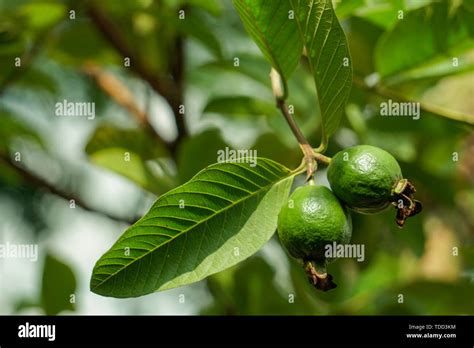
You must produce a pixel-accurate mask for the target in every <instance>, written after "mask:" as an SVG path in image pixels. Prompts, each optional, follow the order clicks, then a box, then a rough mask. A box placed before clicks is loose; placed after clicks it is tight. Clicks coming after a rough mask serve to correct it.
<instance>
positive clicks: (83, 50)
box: [49, 18, 119, 65]
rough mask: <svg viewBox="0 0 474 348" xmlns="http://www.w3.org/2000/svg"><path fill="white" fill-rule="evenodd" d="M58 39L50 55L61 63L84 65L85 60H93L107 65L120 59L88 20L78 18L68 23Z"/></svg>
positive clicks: (59, 32) (61, 29)
mask: <svg viewBox="0 0 474 348" xmlns="http://www.w3.org/2000/svg"><path fill="white" fill-rule="evenodd" d="M57 37H58V38H57V39H56V40H57V42H55V44H54V45H50V46H49V48H50V52H49V53H50V54H51V56H52V57H53V58H55V59H56V60H59V61H60V62H62V61H64V62H66V63H68V64H76V65H82V64H83V63H84V60H88V59H93V60H96V61H100V62H101V63H102V64H106V63H113V62H116V61H117V60H118V58H119V57H118V55H117V53H116V52H115V51H114V50H112V49H110V46H109V44H108V42H107V41H105V40H104V39H103V38H102V37H101V36H100V35H99V34H98V32H97V31H96V30H95V29H94V27H93V26H92V25H91V23H90V22H89V21H88V20H84V19H82V18H77V19H75V20H69V21H66V22H65V23H64V24H63V25H62V26H61V27H60V30H59V31H58V35H57Z"/></svg>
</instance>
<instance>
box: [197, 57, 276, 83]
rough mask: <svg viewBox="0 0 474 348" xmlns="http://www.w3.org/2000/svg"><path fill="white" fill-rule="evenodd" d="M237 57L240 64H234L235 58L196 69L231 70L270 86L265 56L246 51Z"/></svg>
mask: <svg viewBox="0 0 474 348" xmlns="http://www.w3.org/2000/svg"><path fill="white" fill-rule="evenodd" d="M235 57H238V58H239V65H238V66H234V61H233V59H232V60H219V61H215V62H210V63H206V64H203V65H200V66H198V67H197V68H196V70H199V71H202V70H203V69H206V70H210V72H211V73H212V72H213V70H217V72H220V71H231V72H235V73H238V74H242V75H244V76H247V77H250V78H251V79H253V80H255V81H257V82H259V83H261V84H262V85H263V86H265V87H270V78H269V76H268V65H267V63H266V61H265V60H264V59H263V58H260V57H256V56H254V55H250V54H246V53H236V54H235ZM206 72H207V71H206Z"/></svg>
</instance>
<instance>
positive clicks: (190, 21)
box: [172, 10, 222, 58]
mask: <svg viewBox="0 0 474 348" xmlns="http://www.w3.org/2000/svg"><path fill="white" fill-rule="evenodd" d="M203 17H204V16H203V13H202V12H199V11H197V10H188V11H186V20H179V19H176V16H173V17H172V21H174V22H177V26H178V29H179V30H180V31H181V33H183V34H185V35H188V36H191V37H193V38H195V39H196V40H197V41H199V42H200V43H201V44H203V45H204V46H205V47H207V48H208V49H209V50H210V51H211V52H212V53H213V54H214V56H215V57H216V58H222V49H221V45H220V42H219V40H218V39H217V38H216V32H215V31H214V30H212V28H209V26H208V22H207V21H206V20H205V19H206V17H204V18H203Z"/></svg>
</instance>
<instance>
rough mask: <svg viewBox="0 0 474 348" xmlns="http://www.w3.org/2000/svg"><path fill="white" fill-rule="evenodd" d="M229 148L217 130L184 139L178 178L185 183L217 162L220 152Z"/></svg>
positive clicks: (180, 148)
mask: <svg viewBox="0 0 474 348" xmlns="http://www.w3.org/2000/svg"><path fill="white" fill-rule="evenodd" d="M226 146H228V145H227V144H226V143H225V141H224V140H223V139H222V136H221V133H220V131H219V130H217V129H208V130H206V131H204V132H202V133H200V134H197V135H193V136H192V137H190V138H187V139H184V140H183V142H182V143H181V144H180V147H179V149H178V160H177V165H178V177H179V182H180V183H183V184H184V183H185V182H186V181H188V180H189V179H191V178H192V177H193V176H194V175H195V174H196V173H197V172H199V171H201V170H202V169H204V168H205V167H207V166H208V165H211V164H213V163H215V162H216V158H217V154H218V151H219V150H223V149H225V147H226Z"/></svg>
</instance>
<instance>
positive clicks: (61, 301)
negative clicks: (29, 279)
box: [41, 254, 76, 315]
mask: <svg viewBox="0 0 474 348" xmlns="http://www.w3.org/2000/svg"><path fill="white" fill-rule="evenodd" d="M75 291H76V277H75V276H74V273H73V271H72V270H71V268H70V267H69V266H68V265H66V264H65V263H63V262H62V261H60V260H58V259H57V258H55V257H54V256H52V255H51V254H47V255H46V259H45V263H44V268H43V280H42V285H41V306H42V307H43V309H44V311H45V313H46V315H56V314H58V313H60V312H62V311H66V310H69V311H73V310H74V309H75V305H74V303H71V301H70V300H71V295H74V293H75Z"/></svg>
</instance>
